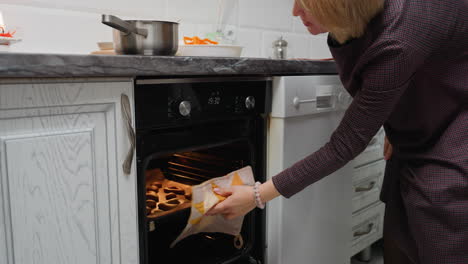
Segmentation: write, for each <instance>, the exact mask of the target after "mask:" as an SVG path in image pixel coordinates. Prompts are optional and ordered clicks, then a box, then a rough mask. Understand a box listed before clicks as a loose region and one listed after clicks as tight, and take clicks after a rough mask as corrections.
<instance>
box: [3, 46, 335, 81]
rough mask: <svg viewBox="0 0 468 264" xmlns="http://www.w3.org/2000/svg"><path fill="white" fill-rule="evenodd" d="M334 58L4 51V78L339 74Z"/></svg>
mask: <svg viewBox="0 0 468 264" xmlns="http://www.w3.org/2000/svg"><path fill="white" fill-rule="evenodd" d="M335 73H336V66H335V63H334V62H332V61H311V60H271V59H259V58H218V57H217V58H215V57H160V56H128V55H126V56H122V55H113V56H108V55H67V54H33V53H9V52H5V53H0V78H47V77H51V78H68V77H137V76H138V77H144V76H165V77H170V76H229V75H231V76H232V75H236V76H286V75H315V74H335Z"/></svg>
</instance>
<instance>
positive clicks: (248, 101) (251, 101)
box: [245, 96, 255, 110]
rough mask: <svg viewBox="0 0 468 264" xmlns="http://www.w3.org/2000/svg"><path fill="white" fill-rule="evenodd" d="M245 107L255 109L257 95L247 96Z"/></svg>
mask: <svg viewBox="0 0 468 264" xmlns="http://www.w3.org/2000/svg"><path fill="white" fill-rule="evenodd" d="M245 107H246V108H247V109H248V110H252V109H254V108H255V97H253V96H248V97H247V98H245Z"/></svg>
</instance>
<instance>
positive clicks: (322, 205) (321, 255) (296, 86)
mask: <svg viewBox="0 0 468 264" xmlns="http://www.w3.org/2000/svg"><path fill="white" fill-rule="evenodd" d="M273 87H274V88H273V105H272V109H273V110H272V116H271V120H270V125H269V138H268V155H269V156H268V176H269V177H272V176H274V175H276V174H277V173H279V172H280V171H282V170H284V169H286V168H288V167H290V166H291V165H293V164H294V163H295V162H297V161H299V160H301V159H302V158H304V157H306V156H307V155H309V154H311V153H312V152H313V151H316V150H318V149H319V148H320V147H322V146H323V145H324V144H325V143H326V142H328V140H329V139H330V136H331V134H332V132H333V131H334V129H335V128H336V127H337V126H338V124H339V122H340V121H341V119H342V117H343V114H344V111H345V109H346V108H347V106H348V104H349V102H350V98H349V96H348V95H347V92H346V91H344V88H343V87H342V85H341V83H340V81H339V79H338V77H337V76H298V77H283V78H277V79H275V81H274V86H273ZM351 176H352V166H351V165H347V166H345V167H344V168H342V169H340V170H338V171H336V172H335V173H333V174H332V175H330V176H328V177H326V178H324V179H323V180H321V181H319V182H317V183H316V184H313V185H311V186H309V187H308V188H306V189H305V190H303V191H302V192H300V193H298V194H296V195H295V196H293V197H292V198H291V199H285V198H282V197H280V198H277V199H275V200H273V201H271V202H269V203H268V207H267V230H268V232H267V243H268V247H267V263H268V264H283V263H295V264H307V263H320V264H345V263H349V261H350V247H349V244H350V240H349V237H350V236H351V235H352V234H351V227H352V225H351V223H352V218H351V215H352V205H351V200H352V188H351V186H352V177H351Z"/></svg>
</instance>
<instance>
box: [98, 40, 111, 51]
mask: <svg viewBox="0 0 468 264" xmlns="http://www.w3.org/2000/svg"><path fill="white" fill-rule="evenodd" d="M97 45H98V47H99V50H113V49H114V43H113V42H98V43H97Z"/></svg>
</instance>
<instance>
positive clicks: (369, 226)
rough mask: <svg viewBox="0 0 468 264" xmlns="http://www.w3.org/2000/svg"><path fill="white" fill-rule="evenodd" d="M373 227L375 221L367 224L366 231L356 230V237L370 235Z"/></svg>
mask: <svg viewBox="0 0 468 264" xmlns="http://www.w3.org/2000/svg"><path fill="white" fill-rule="evenodd" d="M372 228H374V223H370V224H369V225H368V226H367V230H366V231H356V232H354V237H361V236H365V235H368V234H370V232H372Z"/></svg>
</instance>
